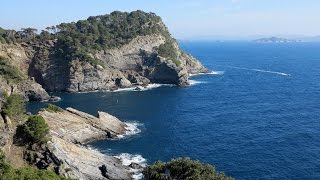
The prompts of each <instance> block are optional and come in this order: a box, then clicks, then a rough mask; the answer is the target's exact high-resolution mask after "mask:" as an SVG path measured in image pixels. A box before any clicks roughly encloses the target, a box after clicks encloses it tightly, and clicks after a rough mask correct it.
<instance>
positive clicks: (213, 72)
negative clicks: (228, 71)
mask: <svg viewBox="0 0 320 180" xmlns="http://www.w3.org/2000/svg"><path fill="white" fill-rule="evenodd" d="M222 74H224V71H211V72H208V73H197V74H189V77H192V76H198V75H222Z"/></svg>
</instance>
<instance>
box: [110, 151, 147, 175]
mask: <svg viewBox="0 0 320 180" xmlns="http://www.w3.org/2000/svg"><path fill="white" fill-rule="evenodd" d="M114 157H115V158H117V159H119V160H120V161H121V163H122V165H124V166H129V165H130V164H132V163H136V164H139V165H140V166H141V168H139V169H133V168H130V172H132V173H133V174H132V178H133V179H142V178H143V174H142V171H143V168H144V167H146V166H147V163H146V162H147V160H146V159H145V158H143V157H142V156H141V155H139V154H134V155H133V154H129V153H122V154H120V155H118V156H114Z"/></svg>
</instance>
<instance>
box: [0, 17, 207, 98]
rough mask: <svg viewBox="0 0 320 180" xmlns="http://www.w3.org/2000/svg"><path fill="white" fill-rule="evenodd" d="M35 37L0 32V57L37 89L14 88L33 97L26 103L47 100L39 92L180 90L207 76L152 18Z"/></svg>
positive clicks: (106, 20)
mask: <svg viewBox="0 0 320 180" xmlns="http://www.w3.org/2000/svg"><path fill="white" fill-rule="evenodd" d="M35 32H36V30H35V29H32V28H26V29H24V30H23V31H14V30H4V29H1V28H0V57H2V59H4V60H6V61H8V62H9V63H10V64H11V65H13V66H15V67H16V68H18V69H19V70H20V71H21V72H22V73H23V74H24V75H25V77H28V79H29V82H30V83H31V84H40V85H41V86H38V87H37V88H34V86H35V85H33V86H32V87H30V86H29V85H21V86H19V87H21V88H20V89H21V90H20V91H21V92H22V91H23V92H26V94H31V96H34V97H35V98H33V97H32V98H31V100H33V99H35V100H37V99H48V97H47V94H45V93H43V90H42V87H43V89H45V90H46V91H47V92H51V91H67V92H85V91H96V90H115V89H118V88H127V87H135V86H138V85H140V86H146V85H148V84H152V83H160V84H175V85H179V86H185V85H188V84H189V81H188V75H189V74H197V73H206V72H209V71H208V70H207V69H206V68H205V67H204V66H203V65H202V64H201V63H200V62H199V61H198V60H197V59H195V58H194V57H192V56H191V55H190V54H187V53H186V52H184V51H183V50H181V49H180V47H179V45H178V43H177V41H176V40H175V39H174V38H172V37H171V35H170V33H169V31H168V29H167V27H166V26H165V25H164V23H163V22H162V20H161V18H160V17H159V16H157V15H155V14H153V13H145V12H142V11H134V12H131V13H125V12H113V13H111V14H110V15H102V16H92V17H89V18H88V19H87V20H80V21H78V22H73V23H62V24H60V25H57V26H52V27H48V28H47V30H45V31H42V33H41V34H36V33H35ZM0 82H1V81H0ZM30 83H29V84H30ZM4 86H5V87H8V89H12V87H10V85H8V84H4ZM16 89H17V90H18V89H19V88H16ZM28 90H33V92H29V91H28ZM27 96H29V95H27ZM40 97H41V98H40Z"/></svg>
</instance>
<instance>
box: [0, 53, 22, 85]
mask: <svg viewBox="0 0 320 180" xmlns="http://www.w3.org/2000/svg"><path fill="white" fill-rule="evenodd" d="M0 76H2V77H3V78H4V79H6V80H10V81H14V82H20V81H22V80H24V79H25V76H24V75H23V73H22V72H21V71H20V70H19V69H18V68H17V67H15V66H12V65H10V64H9V62H8V61H7V60H5V58H3V57H1V56H0Z"/></svg>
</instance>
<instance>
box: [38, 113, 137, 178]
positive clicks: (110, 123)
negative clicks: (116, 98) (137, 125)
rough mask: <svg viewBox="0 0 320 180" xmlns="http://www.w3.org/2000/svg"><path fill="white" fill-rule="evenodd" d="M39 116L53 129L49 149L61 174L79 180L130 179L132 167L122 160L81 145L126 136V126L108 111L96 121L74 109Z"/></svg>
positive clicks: (99, 115) (94, 118)
mask: <svg viewBox="0 0 320 180" xmlns="http://www.w3.org/2000/svg"><path fill="white" fill-rule="evenodd" d="M39 114H40V115H41V116H42V117H43V118H44V119H45V121H46V122H47V124H48V126H49V128H50V135H51V137H52V138H51V141H49V143H48V149H49V151H50V153H52V155H51V157H55V158H53V159H55V160H53V161H55V164H56V169H58V172H59V174H60V175H62V176H65V177H70V178H74V179H80V180H89V179H131V174H130V170H129V167H126V166H123V165H122V163H121V162H120V160H118V159H116V158H114V157H112V156H108V155H105V154H102V153H100V152H98V151H95V150H92V149H88V148H86V147H84V146H83V145H82V144H84V143H87V142H91V141H94V140H99V139H105V138H111V137H114V136H116V135H121V134H124V133H125V130H126V129H125V127H126V124H125V123H123V122H121V121H120V120H119V119H117V118H116V117H114V116H112V115H110V114H108V113H105V112H98V118H97V117H95V116H92V115H90V114H87V113H84V112H81V111H78V110H76V109H73V108H67V109H66V110H64V111H62V112H48V111H45V110H43V111H40V112H39ZM101 167H104V169H103V171H102V170H101Z"/></svg>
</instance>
